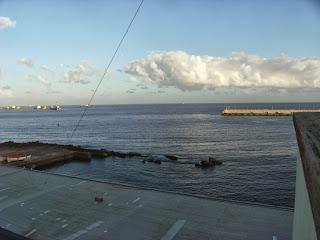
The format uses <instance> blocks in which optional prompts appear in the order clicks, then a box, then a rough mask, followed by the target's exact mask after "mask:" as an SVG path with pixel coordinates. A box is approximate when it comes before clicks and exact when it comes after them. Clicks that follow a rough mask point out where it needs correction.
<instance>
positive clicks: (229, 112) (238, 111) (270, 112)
mask: <svg viewBox="0 0 320 240" xmlns="http://www.w3.org/2000/svg"><path fill="white" fill-rule="evenodd" d="M298 112H320V109H268V108H265V109H264V108H261V109H257V108H256V109H245V108H225V109H224V110H223V112H222V114H221V115H223V116H292V115H293V113H298Z"/></svg>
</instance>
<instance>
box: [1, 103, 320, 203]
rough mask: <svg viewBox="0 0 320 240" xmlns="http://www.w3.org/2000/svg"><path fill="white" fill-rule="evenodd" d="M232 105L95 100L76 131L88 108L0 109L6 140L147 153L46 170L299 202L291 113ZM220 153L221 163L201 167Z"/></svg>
mask: <svg viewBox="0 0 320 240" xmlns="http://www.w3.org/2000/svg"><path fill="white" fill-rule="evenodd" d="M228 106H233V107H250V108H251V107H252V108H259V107H274V108H277V107H284V108H293V107H296V108H298V107H301V108H316V107H318V108H320V104H316V103H304V104H299V103H291V104H280V103H279V104H228ZM224 107H225V104H159V105H112V106H111V105H110V106H93V107H90V108H89V109H88V111H87V115H86V117H85V118H84V119H83V121H82V122H81V124H80V127H79V129H78V131H77V132H76V133H75V135H74V137H73V138H72V139H70V134H71V131H72V129H73V127H74V126H75V124H76V122H77V120H78V118H79V116H80V114H81V112H82V111H83V108H80V107H78V106H66V107H64V108H63V110H61V111H36V110H21V111H8V110H0V127H1V132H0V141H1V142H3V141H10V140H11V141H18V142H27V141H43V142H50V143H62V144H76V145H81V146H84V147H90V148H105V149H108V150H117V151H136V152H141V153H144V154H147V155H150V156H153V157H155V158H162V155H163V154H174V155H176V156H178V157H179V160H178V161H176V162H174V161H166V162H163V163H162V164H161V165H157V164H152V163H146V164H143V163H142V162H141V159H140V158H130V159H119V158H106V159H103V160H101V159H93V160H92V161H91V162H72V163H67V164H64V165H57V166H53V167H51V168H49V169H46V170H44V171H49V172H54V173H60V174H68V175H73V176H80V177H86V178H91V179H98V180H102V181H106V182H113V183H122V184H127V185H132V186H138V187H146V188H152V189H157V190H163V191H173V192H179V193H185V194H191V195H198V196H204V197H210V198H218V199H223V200H232V201H242V202H250V203H257V204H266V205H273V206H281V207H293V204H294V187H295V168H296V156H297V151H298V149H297V143H296V138H295V132H294V128H293V123H292V118H291V117H242V116H241V117H224V116H221V115H220V113H221V111H222V110H223V108H224ZM209 156H211V157H215V158H217V159H219V160H221V161H223V164H222V165H221V166H217V167H215V168H210V169H200V168H196V167H194V163H195V162H197V161H201V160H205V159H207V158H208V157H209Z"/></svg>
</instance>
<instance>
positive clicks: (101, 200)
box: [94, 197, 103, 203]
mask: <svg viewBox="0 0 320 240" xmlns="http://www.w3.org/2000/svg"><path fill="white" fill-rule="evenodd" d="M94 200H95V201H96V202H99V203H100V202H103V197H95V198H94Z"/></svg>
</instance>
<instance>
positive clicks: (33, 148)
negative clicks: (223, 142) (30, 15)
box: [0, 141, 221, 169]
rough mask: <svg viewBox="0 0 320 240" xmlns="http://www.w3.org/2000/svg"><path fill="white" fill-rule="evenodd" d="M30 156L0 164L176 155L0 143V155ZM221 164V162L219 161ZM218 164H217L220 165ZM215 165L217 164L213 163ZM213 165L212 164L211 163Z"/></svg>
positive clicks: (154, 160) (174, 158) (150, 160)
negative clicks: (150, 154) (152, 154)
mask: <svg viewBox="0 0 320 240" xmlns="http://www.w3.org/2000/svg"><path fill="white" fill-rule="evenodd" d="M24 153H25V155H28V156H31V157H28V158H25V159H19V160H11V161H7V160H5V159H2V160H0V164H5V165H10V166H16V167H25V168H29V169H45V168H48V167H50V166H53V165H57V164H64V163H66V162H71V161H91V159H93V158H94V159H104V158H109V157H117V158H132V157H136V158H141V161H142V162H143V163H153V164H161V163H162V162H164V161H171V162H172V161H173V162H176V161H177V160H178V157H177V156H175V155H170V154H165V155H163V156H162V158H161V159H159V158H157V157H153V156H149V155H144V154H142V153H138V152H117V151H109V150H106V149H88V148H83V147H81V146H74V145H63V144H53V143H42V142H26V143H16V142H11V141H10V142H4V143H0V155H4V156H5V155H8V156H9V155H19V156H21V155H22V156H23V154H24ZM220 164H221V163H220ZM220 164H219V165H220ZM214 165H217V164H214ZM212 166H213V165H212Z"/></svg>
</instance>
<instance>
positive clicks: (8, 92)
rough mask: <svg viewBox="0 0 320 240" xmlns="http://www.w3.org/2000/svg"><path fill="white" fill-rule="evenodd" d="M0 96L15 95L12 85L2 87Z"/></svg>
mask: <svg viewBox="0 0 320 240" xmlns="http://www.w3.org/2000/svg"><path fill="white" fill-rule="evenodd" d="M0 97H13V93H12V90H11V87H10V86H3V87H0Z"/></svg>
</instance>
